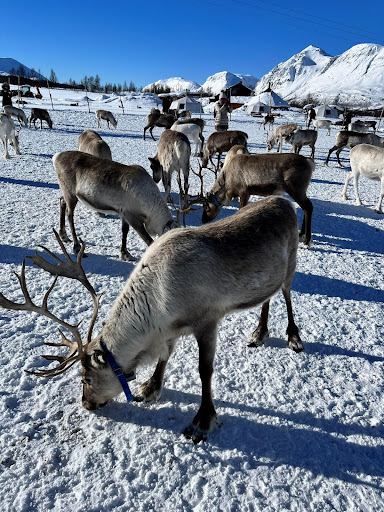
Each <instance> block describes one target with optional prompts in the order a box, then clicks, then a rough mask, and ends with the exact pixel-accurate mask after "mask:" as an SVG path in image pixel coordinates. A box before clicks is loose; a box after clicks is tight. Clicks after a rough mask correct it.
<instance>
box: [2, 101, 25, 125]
mask: <svg viewBox="0 0 384 512" xmlns="http://www.w3.org/2000/svg"><path fill="white" fill-rule="evenodd" d="M3 110H4V112H5V113H6V114H8V115H9V116H11V117H15V118H16V119H17V120H18V121H19V124H20V128H21V127H22V125H23V124H24V126H25V127H27V128H28V119H27V116H26V115H25V113H24V110H22V109H21V108H17V107H12V106H11V105H5V106H4V107H3Z"/></svg>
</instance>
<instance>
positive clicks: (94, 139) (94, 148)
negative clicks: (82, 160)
mask: <svg viewBox="0 0 384 512" xmlns="http://www.w3.org/2000/svg"><path fill="white" fill-rule="evenodd" d="M77 149H78V150H79V151H83V152H84V153H89V154H90V155H94V156H98V157H100V158H107V159H108V160H112V154H111V149H110V147H109V146H108V144H107V143H106V142H105V141H104V140H103V139H102V138H101V137H100V135H99V134H98V133H97V132H94V131H93V130H85V131H84V132H83V133H81V134H80V135H79V139H78V142H77Z"/></svg>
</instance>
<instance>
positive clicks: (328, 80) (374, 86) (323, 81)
mask: <svg viewBox="0 0 384 512" xmlns="http://www.w3.org/2000/svg"><path fill="white" fill-rule="evenodd" d="M269 83H271V84H272V88H273V90H274V91H276V92H277V93H278V94H279V95H280V96H282V97H283V98H284V99H285V100H287V101H289V102H292V101H293V100H295V101H301V102H303V101H304V102H305V101H307V100H308V99H309V97H311V100H314V101H316V102H325V103H338V104H340V105H348V106H349V107H354V108H356V107H362V108H369V107H371V108H378V107H379V106H381V105H382V104H383V103H384V89H383V85H382V84H383V83H384V47H383V46H380V45H378V44H371V43H364V44H358V45H356V46H353V47H352V48H350V49H349V50H347V51H346V52H344V53H342V54H341V55H339V56H336V57H332V56H330V55H328V54H327V53H326V52H325V51H324V50H322V49H320V48H316V47H314V46H308V48H305V49H304V50H303V51H301V52H300V53H298V54H296V55H294V56H293V57H291V58H290V59H288V60H287V61H286V62H282V63H280V64H278V65H277V66H275V67H274V68H273V69H272V70H271V71H270V72H269V73H267V74H266V75H264V76H263V77H262V78H261V79H260V81H259V82H258V84H257V85H256V87H255V94H259V93H261V92H262V91H264V90H265V89H266V88H267V87H268V84H269Z"/></svg>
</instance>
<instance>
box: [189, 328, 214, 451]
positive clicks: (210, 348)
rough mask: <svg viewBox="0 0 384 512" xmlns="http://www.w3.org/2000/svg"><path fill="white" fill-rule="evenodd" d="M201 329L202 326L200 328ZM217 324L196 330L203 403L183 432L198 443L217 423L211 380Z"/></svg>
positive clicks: (204, 438)
mask: <svg viewBox="0 0 384 512" xmlns="http://www.w3.org/2000/svg"><path fill="white" fill-rule="evenodd" d="M199 329H200V328H199ZM216 330H217V324H216V323H211V324H206V325H205V326H204V327H203V328H202V330H201V331H199V332H197V333H196V332H195V336H196V340H197V343H198V345H199V373H200V379H201V405H200V408H199V410H198V412H197V414H196V416H195V417H194V418H193V421H192V423H191V424H190V425H189V426H188V427H186V428H185V429H184V431H183V434H184V435H185V437H186V438H187V439H192V441H193V442H194V443H195V444H196V443H199V442H200V441H206V439H207V435H208V433H209V432H210V431H211V430H212V429H213V427H214V426H215V424H216V425H217V424H218V422H217V416H216V411H215V406H214V403H213V399H212V390H211V381H212V373H213V360H214V357H215V348H216Z"/></svg>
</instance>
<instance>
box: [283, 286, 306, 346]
mask: <svg viewBox="0 0 384 512" xmlns="http://www.w3.org/2000/svg"><path fill="white" fill-rule="evenodd" d="M281 291H282V292H283V295H284V299H285V304H286V306H287V313H288V327H287V331H286V333H287V335H288V348H290V349H291V350H293V351H294V352H302V351H303V350H304V346H303V342H302V341H301V339H300V335H299V329H298V327H297V325H296V324H295V321H294V319H293V311H292V303H291V284H289V286H288V285H285V284H284V286H283V287H282V289H281Z"/></svg>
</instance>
